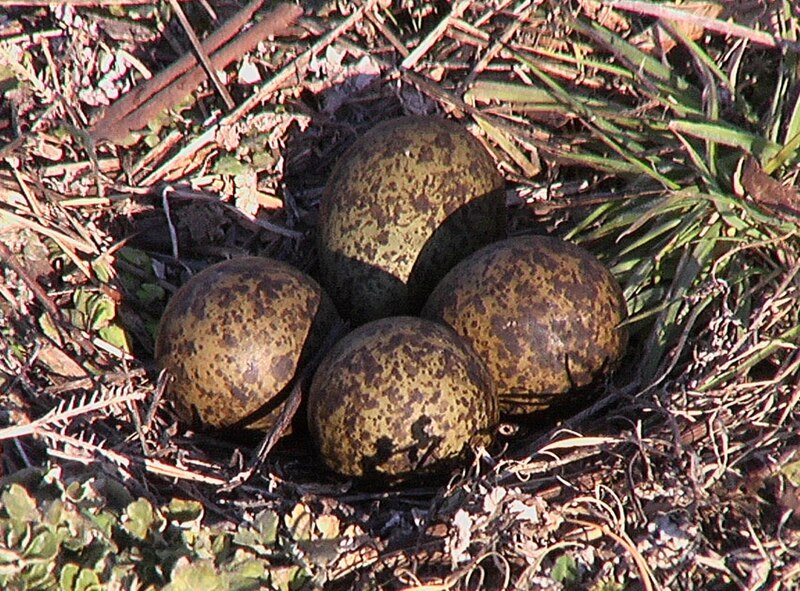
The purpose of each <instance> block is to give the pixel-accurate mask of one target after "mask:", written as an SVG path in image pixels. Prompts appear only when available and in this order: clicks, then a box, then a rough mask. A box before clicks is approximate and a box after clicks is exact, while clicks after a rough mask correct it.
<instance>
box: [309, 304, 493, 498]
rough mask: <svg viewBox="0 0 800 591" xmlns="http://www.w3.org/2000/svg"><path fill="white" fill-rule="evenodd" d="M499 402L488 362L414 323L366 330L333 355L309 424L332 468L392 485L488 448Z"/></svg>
mask: <svg viewBox="0 0 800 591" xmlns="http://www.w3.org/2000/svg"><path fill="white" fill-rule="evenodd" d="M497 420H498V411H497V400H496V398H495V392H494V387H493V385H492V382H491V378H490V377H489V374H488V373H487V371H486V368H485V366H484V364H483V362H482V361H481V360H480V359H479V358H478V357H477V356H476V355H475V353H474V352H473V351H472V349H471V348H470V347H469V346H468V345H466V344H465V343H464V341H463V340H462V339H460V338H459V337H458V335H456V334H455V333H454V332H453V331H452V330H451V329H450V328H448V327H446V326H444V325H441V324H437V323H434V322H430V321H427V320H423V319H421V318H413V317H408V316H404V317H393V318H384V319H381V320H376V321H373V322H370V323H367V324H365V325H363V326H361V327H359V328H357V329H356V330H354V331H353V332H351V333H350V334H349V335H347V336H345V337H344V338H343V339H342V340H341V341H339V342H338V343H337V344H336V345H335V346H334V347H333V348H332V349H331V350H330V351H329V352H328V354H327V355H326V356H325V358H324V359H323V361H322V363H321V365H320V367H319V368H318V370H317V372H316V374H315V376H314V380H313V382H312V384H311V388H310V392H309V400H308V422H309V428H310V430H311V435H312V440H313V441H314V443H315V445H316V447H317V449H318V451H319V453H320V456H321V457H322V459H323V461H324V462H325V464H326V465H327V466H328V467H329V468H331V469H332V470H334V471H336V472H338V473H340V474H343V475H347V476H354V477H363V478H365V479H367V480H369V481H372V482H373V483H378V484H393V483H397V482H400V481H405V480H409V479H417V478H419V477H421V476H425V475H434V474H438V473H440V472H441V471H442V470H444V469H446V468H449V467H452V466H453V465H454V464H456V463H457V462H458V460H459V459H463V457H464V455H465V453H466V452H467V451H468V449H469V447H470V445H478V444H484V445H486V444H488V443H489V442H490V441H491V438H492V430H493V428H494V427H495V425H496V423H497Z"/></svg>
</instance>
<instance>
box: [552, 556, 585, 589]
mask: <svg viewBox="0 0 800 591" xmlns="http://www.w3.org/2000/svg"><path fill="white" fill-rule="evenodd" d="M550 576H551V577H553V580H555V581H557V582H559V583H561V584H563V585H575V584H576V583H577V582H578V579H579V576H580V572H579V571H578V565H577V563H576V562H575V559H574V558H573V557H572V556H571V555H569V554H563V555H562V556H559V557H558V559H557V560H556V563H555V564H554V565H553V570H552V572H551V573H550Z"/></svg>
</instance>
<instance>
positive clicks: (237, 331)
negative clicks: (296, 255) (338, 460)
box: [156, 257, 337, 429]
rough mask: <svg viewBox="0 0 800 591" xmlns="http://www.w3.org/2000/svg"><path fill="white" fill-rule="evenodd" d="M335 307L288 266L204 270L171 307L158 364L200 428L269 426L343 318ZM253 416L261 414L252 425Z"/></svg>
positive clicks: (250, 263)
mask: <svg viewBox="0 0 800 591" xmlns="http://www.w3.org/2000/svg"><path fill="white" fill-rule="evenodd" d="M336 317H337V316H336V312H335V309H334V307H333V303H332V302H331V301H330V300H329V299H328V296H327V295H326V294H325V293H324V292H323V290H322V288H321V287H320V286H319V285H318V284H317V283H316V282H315V281H314V280H313V279H311V278H310V277H308V276H306V275H305V274H304V273H302V272H301V271H299V270H297V269H294V268H293V267H291V266H289V265H287V264H286V263H283V262H280V261H276V260H273V259H268V258H263V257H242V258H237V259H232V260H229V261H224V262H221V263H217V264H216V265H212V266H211V267H208V268H207V269H204V270H203V271H201V272H200V273H198V274H197V275H195V276H194V277H192V278H191V279H190V280H189V281H187V282H186V284H185V285H183V286H182V287H181V288H180V289H179V290H178V291H177V292H176V293H175V295H174V296H173V297H172V299H171V300H170V301H169V304H168V305H167V308H166V309H165V310H164V314H163V316H162V319H161V324H160V326H159V333H158V338H157V341H156V363H157V365H158V368H159V369H166V370H167V371H168V373H169V374H170V377H171V381H170V384H169V390H168V392H169V395H170V397H171V398H172V399H173V400H174V401H175V407H176V410H177V411H178V414H179V415H180V416H181V418H183V419H184V421H186V422H188V423H194V422H195V421H199V425H196V426H197V427H201V428H202V427H204V428H226V427H229V426H231V425H234V424H235V425H240V426H242V427H246V428H250V429H268V428H269V427H271V426H272V424H273V423H274V421H275V419H276V418H277V416H278V414H279V413H280V410H281V407H277V408H275V409H273V410H272V412H269V413H267V414H266V415H264V413H260V414H259V413H258V411H259V409H262V408H264V407H269V406H270V404H271V403H272V401H273V400H274V399H275V398H276V397H278V396H280V395H281V393H282V391H283V389H284V388H286V387H287V386H288V385H289V384H290V382H291V380H292V379H293V377H294V376H295V375H296V374H297V371H298V369H299V368H300V367H301V366H302V364H303V363H304V362H305V361H306V359H308V358H309V357H311V356H313V355H314V353H315V352H316V350H317V349H318V348H319V347H320V346H321V344H322V342H323V340H324V339H325V336H326V334H327V332H328V331H329V330H330V328H331V326H332V325H333V323H334V322H335V321H336ZM251 416H257V419H256V418H254V419H253V420H252V421H251V420H250V417H251Z"/></svg>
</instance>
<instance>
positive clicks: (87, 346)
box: [0, 211, 97, 355]
mask: <svg viewBox="0 0 800 591" xmlns="http://www.w3.org/2000/svg"><path fill="white" fill-rule="evenodd" d="M1 213H3V212H2V211H0V214H1ZM5 213H8V212H5ZM0 218H2V216H1V215H0ZM0 261H4V262H5V264H6V265H7V266H8V267H9V268H10V269H11V270H12V271H14V273H16V274H17V276H18V277H19V278H20V279H21V280H22V281H23V282H24V283H25V285H26V286H27V287H28V289H30V290H31V291H32V292H33V295H34V296H35V297H36V299H37V300H39V303H40V304H41V305H42V306H43V307H44V309H45V311H46V312H47V314H48V315H49V316H50V317H51V319H52V320H53V323H54V324H55V325H56V326H57V325H58V323H59V322H60V321H62V320H65V319H64V317H63V315H62V312H61V310H60V309H59V308H58V306H56V304H55V302H53V300H52V299H51V298H50V296H49V295H48V294H47V292H46V291H45V290H44V289H43V288H42V286H41V285H39V283H38V282H37V281H36V280H35V279H34V278H33V277H31V276H30V275H29V274H28V272H27V270H26V269H25V267H23V266H22V265H21V264H20V263H19V261H18V260H17V258H16V257H15V256H14V253H12V252H11V251H10V250H9V248H8V247H7V246H6V245H5V244H3V243H2V242H0ZM65 324H66V326H65V329H66V330H67V331H68V332H69V333H70V336H71V337H72V338H73V339H74V340H75V341H76V342H77V343H78V344H79V345H80V346H81V348H82V349H83V350H84V351H85V352H86V353H88V354H89V355H96V354H97V349H96V348H95V346H94V345H93V344H92V343H91V342H90V341H89V340H88V339H87V338H86V337H84V336H83V335H82V334H81V333H80V331H79V330H78V329H77V328H75V327H74V326H72V325H71V324H67V323H66V322H65Z"/></svg>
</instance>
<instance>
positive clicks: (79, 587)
mask: <svg viewBox="0 0 800 591" xmlns="http://www.w3.org/2000/svg"><path fill="white" fill-rule="evenodd" d="M74 588H75V591H102V589H103V586H102V585H101V584H100V579H99V578H98V576H97V573H96V572H95V571H93V570H91V569H88V568H83V569H81V572H80V573H79V574H78V577H77V579H76V580H75V587H74Z"/></svg>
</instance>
